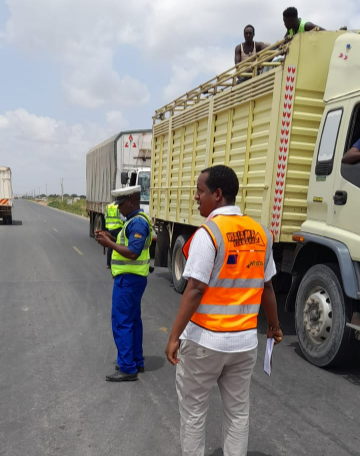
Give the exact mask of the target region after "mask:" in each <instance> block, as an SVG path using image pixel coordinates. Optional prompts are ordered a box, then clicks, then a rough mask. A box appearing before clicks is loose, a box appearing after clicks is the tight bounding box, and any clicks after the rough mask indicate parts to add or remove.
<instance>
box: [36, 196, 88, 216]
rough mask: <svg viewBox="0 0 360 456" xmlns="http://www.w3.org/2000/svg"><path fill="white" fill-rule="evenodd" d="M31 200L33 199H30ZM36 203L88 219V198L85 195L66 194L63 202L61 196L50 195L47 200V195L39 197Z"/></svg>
mask: <svg viewBox="0 0 360 456" xmlns="http://www.w3.org/2000/svg"><path fill="white" fill-rule="evenodd" d="M29 199H31V198H29ZM35 202H36V203H39V204H42V205H44V206H49V207H53V208H55V209H59V210H61V211H66V212H71V213H73V214H78V215H82V216H83V217H87V216H88V215H87V213H86V197H85V195H80V196H78V195H75V194H73V195H68V194H65V195H64V198H63V201H62V198H61V196H60V195H49V197H48V198H46V196H45V195H39V197H37V198H36V199H35Z"/></svg>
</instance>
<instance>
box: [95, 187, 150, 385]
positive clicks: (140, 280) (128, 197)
mask: <svg viewBox="0 0 360 456" xmlns="http://www.w3.org/2000/svg"><path fill="white" fill-rule="evenodd" d="M140 190H141V187H140V186H135V187H125V188H121V189H119V190H114V191H113V192H112V194H113V196H115V197H116V203H117V204H118V206H119V210H120V212H121V213H122V215H123V216H124V217H126V218H125V223H124V227H123V229H122V230H121V232H120V233H119V234H118V237H117V239H115V238H114V237H113V236H111V235H110V233H108V232H102V231H97V232H96V240H97V242H98V243H99V244H100V245H102V246H104V247H110V248H112V249H113V253H112V258H111V273H112V275H113V277H114V288H113V295H112V315H111V319H112V329H113V336H114V341H115V344H116V347H117V350H118V356H117V365H118V370H117V371H116V372H115V373H114V374H111V375H107V376H106V380H107V381H109V382H129V381H135V380H137V374H138V372H144V357H143V349H142V341H143V326H142V321H141V298H142V296H143V294H144V291H145V287H146V284H147V276H148V274H149V267H150V245H151V241H152V228H151V223H150V220H149V218H148V216H147V215H146V214H145V213H144V212H142V211H141V209H140Z"/></svg>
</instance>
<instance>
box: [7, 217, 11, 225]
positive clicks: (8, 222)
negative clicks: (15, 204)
mask: <svg viewBox="0 0 360 456" xmlns="http://www.w3.org/2000/svg"><path fill="white" fill-rule="evenodd" d="M7 224H8V225H12V215H8V218H7Z"/></svg>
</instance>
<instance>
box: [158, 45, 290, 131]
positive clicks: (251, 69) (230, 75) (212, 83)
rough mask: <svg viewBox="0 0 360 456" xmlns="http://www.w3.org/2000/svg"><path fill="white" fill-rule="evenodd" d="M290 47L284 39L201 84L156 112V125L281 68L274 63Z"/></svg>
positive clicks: (279, 64)
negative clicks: (246, 81)
mask: <svg viewBox="0 0 360 456" xmlns="http://www.w3.org/2000/svg"><path fill="white" fill-rule="evenodd" d="M288 47H289V38H284V39H282V40H281V41H278V42H277V43H275V44H272V45H271V46H269V47H267V48H266V49H264V50H262V51H261V52H259V53H255V54H254V55H252V56H251V57H249V58H248V59H246V60H244V61H243V62H240V63H238V64H237V65H235V66H233V67H232V68H230V69H229V70H227V71H225V72H224V73H221V74H220V75H218V76H216V77H215V78H213V79H210V80H209V81H207V82H205V83H204V84H201V85H200V86H198V87H196V88H195V89H193V90H191V91H190V92H187V93H186V94H184V95H182V96H181V97H179V98H177V99H176V100H174V101H173V102H171V103H168V104H167V105H165V106H163V107H162V108H160V109H157V110H156V111H155V115H154V116H153V123H154V125H155V124H156V123H158V122H161V121H162V120H165V119H167V118H168V117H170V116H174V115H176V114H177V113H180V112H183V111H184V110H185V109H187V108H190V107H192V106H195V105H196V104H198V103H200V102H201V101H203V100H207V99H208V98H210V97H213V96H215V95H216V94H218V93H220V92H223V91H224V90H229V89H230V88H231V87H234V86H236V85H237V84H239V80H242V79H243V80H244V81H245V80H247V79H251V78H254V77H256V76H258V75H259V74H260V73H261V72H262V71H263V70H264V69H265V68H269V67H270V68H272V67H274V68H275V67H277V66H281V65H282V62H281V61H280V62H276V61H273V60H274V59H275V58H276V57H279V56H284V55H285V54H286V52H287V50H288ZM240 83H241V82H240Z"/></svg>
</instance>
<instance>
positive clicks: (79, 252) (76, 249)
mask: <svg viewBox="0 0 360 456" xmlns="http://www.w3.org/2000/svg"><path fill="white" fill-rule="evenodd" d="M72 248H73V249H74V250H75V252H77V253H78V254H79V255H84V254H83V253H82V252H81V250H79V249H78V248H77V247H75V246H74V245H73V246H72Z"/></svg>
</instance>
